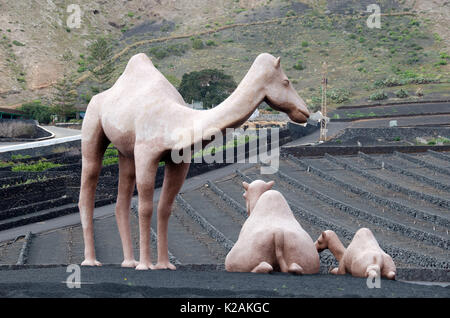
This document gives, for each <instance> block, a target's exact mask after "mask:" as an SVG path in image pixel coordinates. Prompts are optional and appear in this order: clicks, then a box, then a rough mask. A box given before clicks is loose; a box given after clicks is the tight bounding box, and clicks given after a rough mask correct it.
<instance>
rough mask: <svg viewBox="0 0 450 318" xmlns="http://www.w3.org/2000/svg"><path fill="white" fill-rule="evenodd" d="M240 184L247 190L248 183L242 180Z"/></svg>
mask: <svg viewBox="0 0 450 318" xmlns="http://www.w3.org/2000/svg"><path fill="white" fill-rule="evenodd" d="M242 186H243V187H244V189H245V190H248V186H249V184H248V183H247V182H245V181H244V182H242Z"/></svg>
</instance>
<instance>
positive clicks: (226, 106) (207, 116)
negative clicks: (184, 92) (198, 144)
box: [198, 66, 265, 131]
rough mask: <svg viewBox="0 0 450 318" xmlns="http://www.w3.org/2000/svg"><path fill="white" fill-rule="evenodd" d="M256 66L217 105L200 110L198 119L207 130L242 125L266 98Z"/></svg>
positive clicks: (222, 129)
mask: <svg viewBox="0 0 450 318" xmlns="http://www.w3.org/2000/svg"><path fill="white" fill-rule="evenodd" d="M257 73H258V72H257V70H256V68H255V67H253V66H252V67H251V68H250V70H249V71H248V73H247V74H246V75H245V77H244V79H243V80H242V81H241V82H240V83H239V85H238V87H237V88H236V90H235V91H234V92H233V93H232V94H231V95H230V96H229V97H228V98H227V99H225V100H224V101H223V102H222V103H220V104H219V105H217V106H216V107H214V108H212V109H209V110H206V111H200V114H199V117H198V119H199V120H200V122H201V126H202V127H203V128H204V131H205V130H208V129H211V128H212V127H214V128H217V129H219V130H221V131H224V130H225V129H226V128H237V127H239V126H241V125H242V124H243V123H244V122H245V121H246V120H247V119H248V118H249V117H250V116H251V115H252V114H253V112H254V111H255V109H256V108H257V107H258V106H259V104H261V102H262V101H263V100H264V97H265V95H264V85H263V83H262V80H261V76H260V74H257Z"/></svg>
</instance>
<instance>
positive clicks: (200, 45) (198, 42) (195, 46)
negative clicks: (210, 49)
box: [192, 39, 205, 50]
mask: <svg viewBox="0 0 450 318" xmlns="http://www.w3.org/2000/svg"><path fill="white" fill-rule="evenodd" d="M204 47H205V44H204V43H203V41H202V39H194V40H193V41H192V48H193V49H195V50H201V49H203V48H204Z"/></svg>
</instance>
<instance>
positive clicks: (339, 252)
mask: <svg viewBox="0 0 450 318" xmlns="http://www.w3.org/2000/svg"><path fill="white" fill-rule="evenodd" d="M327 235H328V238H327V240H328V249H329V250H330V252H331V253H333V255H334V257H336V259H337V260H338V262H340V261H341V259H342V256H343V255H344V252H345V247H344V245H343V244H342V243H341V241H340V240H339V238H338V236H337V235H336V234H335V233H330V234H327Z"/></svg>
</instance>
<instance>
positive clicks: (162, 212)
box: [155, 161, 189, 270]
mask: <svg viewBox="0 0 450 318" xmlns="http://www.w3.org/2000/svg"><path fill="white" fill-rule="evenodd" d="M188 171H189V163H180V164H174V163H173V162H170V161H166V167H165V170H164V182H163V187H162V191H161V196H160V198H159V203H158V263H157V264H156V265H155V269H171V270H175V269H176V268H175V266H174V265H173V264H171V263H170V262H169V255H168V243H167V228H168V224H169V217H170V214H171V212H172V206H173V202H174V200H175V197H176V195H177V194H178V192H179V191H180V189H181V186H182V185H183V183H184V180H185V179H186V175H187V173H188Z"/></svg>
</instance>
